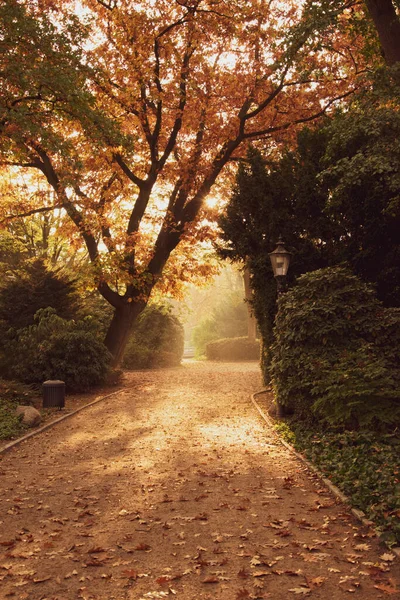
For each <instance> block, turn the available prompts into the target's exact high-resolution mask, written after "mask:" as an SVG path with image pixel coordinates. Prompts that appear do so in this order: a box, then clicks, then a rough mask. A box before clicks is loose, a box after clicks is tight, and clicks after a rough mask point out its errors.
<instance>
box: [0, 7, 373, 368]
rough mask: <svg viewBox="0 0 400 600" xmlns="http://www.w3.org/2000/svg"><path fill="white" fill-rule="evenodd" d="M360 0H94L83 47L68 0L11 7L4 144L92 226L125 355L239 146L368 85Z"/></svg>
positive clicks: (273, 139) (90, 236)
mask: <svg viewBox="0 0 400 600" xmlns="http://www.w3.org/2000/svg"><path fill="white" fill-rule="evenodd" d="M353 4H354V3H353V2H351V1H346V0H343V2H340V3H338V2H337V1H336V2H334V1H329V2H326V0H325V1H321V2H311V1H307V2H305V3H303V4H302V5H300V6H299V5H298V3H295V2H293V3H292V2H286V3H282V2H280V1H272V2H271V1H269V2H267V1H266V0H251V1H250V2H248V1H244V0H234V1H229V2H228V1H227V0H218V1H215V0H176V1H175V2H171V1H170V0H159V1H158V2H157V3H154V2H152V1H150V0H148V1H146V2H142V3H133V2H131V1H130V0H110V1H107V0H104V1H100V0H98V1H95V0H82V15H83V16H85V18H87V19H89V20H90V21H91V29H90V31H91V32H92V33H91V36H90V37H89V38H87V39H86V41H85V36H88V35H89V29H88V28H87V27H82V26H80V25H79V24H78V23H77V22H76V21H75V22H73V23H71V22H70V21H68V19H67V18H66V17H65V16H63V11H65V14H68V13H69V12H70V7H69V5H68V4H67V3H65V2H57V0H56V1H52V2H46V1H45V0H43V1H42V2H40V3H39V2H38V5H39V7H40V10H39V9H35V8H34V6H36V5H33V3H30V2H28V1H27V0H19V1H18V0H6V1H5V2H4V3H3V5H2V7H0V23H1V33H2V37H1V38H0V44H2V46H3V48H5V49H6V50H7V54H4V53H3V59H2V61H3V62H2V65H1V68H0V83H1V87H2V89H3V90H4V92H5V93H4V95H3V100H1V101H0V102H1V104H0V121H1V132H2V137H3V141H4V143H3V145H2V148H1V149H2V154H3V157H4V160H5V162H7V163H8V164H14V165H19V166H21V167H27V168H36V169H38V170H39V171H40V172H41V173H42V174H43V175H44V177H45V178H46V180H47V182H48V184H49V185H50V186H52V187H53V189H54V191H55V193H56V203H57V206H59V207H62V208H63V209H64V210H65V211H66V213H67V214H68V216H69V217H70V219H71V220H72V222H73V223H74V225H75V227H76V228H77V230H78V231H79V232H80V234H81V236H82V238H83V240H84V242H85V244H86V247H87V250H88V253H89V257H90V260H91V262H92V264H93V272H94V277H95V279H96V282H97V286H98V289H99V291H100V293H101V294H102V295H103V296H104V298H106V299H107V300H108V302H110V304H111V305H112V306H113V307H114V309H115V312H114V317H113V320H112V322H111V325H110V329H109V331H108V333H107V336H106V344H107V346H108V348H109V349H110V350H111V351H112V353H113V355H114V358H115V362H116V363H117V362H118V361H119V360H120V359H121V356H122V353H123V350H124V347H125V344H126V341H127V338H128V335H129V331H130V329H131V327H132V325H133V323H134V322H135V319H136V318H137V317H138V315H139V314H140V312H141V311H142V310H143V309H144V307H145V306H146V303H147V302H148V299H149V297H150V294H151V291H152V289H153V287H154V285H155V284H156V283H158V282H159V281H160V279H161V278H162V274H163V271H164V268H165V266H166V264H167V261H169V259H170V256H171V254H172V253H173V252H174V250H175V249H176V248H177V246H178V245H179V244H181V243H182V241H183V240H192V239H194V240H196V239H198V236H199V235H200V236H201V235H202V234H201V233H198V228H199V225H200V231H201V228H202V223H201V219H202V216H203V213H202V210H203V205H204V200H205V198H206V197H207V195H208V194H209V193H210V190H211V189H212V188H213V186H215V185H216V182H217V180H220V175H221V173H222V172H223V171H224V172H225V173H227V172H228V173H229V167H228V165H229V163H230V162H231V161H232V160H235V159H237V158H238V157H239V156H240V154H241V152H242V150H241V149H242V147H243V146H244V147H245V146H246V145H247V143H248V142H249V140H255V139H258V140H263V143H264V144H265V145H269V147H270V149H272V150H273V149H275V148H276V147H277V143H279V142H280V141H281V140H282V139H283V138H285V136H287V135H292V133H291V132H292V130H293V128H294V127H295V126H296V125H299V124H301V123H305V122H308V121H311V120H313V119H316V118H318V117H319V116H321V115H322V114H324V113H325V112H326V110H327V109H328V108H329V107H331V106H332V105H333V104H334V103H335V102H337V101H338V100H339V99H343V98H344V97H346V96H347V95H348V94H350V93H351V92H352V91H353V90H354V89H355V87H356V86H357V85H358V83H357V76H359V75H360V74H361V73H362V72H363V70H364V64H363V59H362V58H361V55H360V54H359V52H358V51H359V49H360V48H361V46H362V37H361V36H360V35H358V34H357V32H355V31H354V30H353V31H352V30H349V29H348V28H347V26H346V22H345V20H343V19H341V18H340V17H341V15H342V12H343V10H344V9H346V8H348V7H350V6H352V5H353ZM32 6H33V8H32ZM10 15H11V16H10ZM54 22H56V25H52V23H54ZM22 32H23V35H22ZM32 57H34V60H32ZM29 58H30V59H31V60H29ZM227 167H228V168H227Z"/></svg>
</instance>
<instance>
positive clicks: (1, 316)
mask: <svg viewBox="0 0 400 600" xmlns="http://www.w3.org/2000/svg"><path fill="white" fill-rule="evenodd" d="M47 307H52V308H54V310H55V311H56V313H57V314H58V315H59V316H60V317H62V318H65V319H72V318H74V317H75V316H76V313H77V310H78V296H77V291H76V280H72V279H71V278H70V277H68V276H67V275H66V274H65V273H63V271H62V269H60V268H58V269H56V270H51V269H48V268H47V267H46V264H45V262H44V261H43V260H35V261H33V262H30V263H27V264H26V265H25V266H24V268H23V269H19V270H17V271H14V273H13V274H12V275H11V274H10V275H8V276H7V277H6V279H5V280H3V281H2V283H1V287H0V326H1V328H2V330H3V332H7V330H8V329H9V328H12V329H22V328H24V327H28V326H29V325H32V324H33V322H34V316H35V314H36V313H37V311H38V310H40V309H42V308H47Z"/></svg>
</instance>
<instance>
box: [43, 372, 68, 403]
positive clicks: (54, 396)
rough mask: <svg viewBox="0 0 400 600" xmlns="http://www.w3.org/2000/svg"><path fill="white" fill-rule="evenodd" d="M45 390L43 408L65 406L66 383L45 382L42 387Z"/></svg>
mask: <svg viewBox="0 0 400 600" xmlns="http://www.w3.org/2000/svg"><path fill="white" fill-rule="evenodd" d="M42 389H43V408H50V407H54V406H56V407H58V408H64V406H65V383H64V381H59V380H58V379H56V380H54V381H53V380H51V379H49V380H48V381H45V382H44V383H43V385H42Z"/></svg>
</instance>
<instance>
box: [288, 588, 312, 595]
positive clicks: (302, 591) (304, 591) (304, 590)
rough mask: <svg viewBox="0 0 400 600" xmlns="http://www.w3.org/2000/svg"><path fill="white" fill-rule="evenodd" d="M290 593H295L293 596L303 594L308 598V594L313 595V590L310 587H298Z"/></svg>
mask: <svg viewBox="0 0 400 600" xmlns="http://www.w3.org/2000/svg"><path fill="white" fill-rule="evenodd" d="M289 592H293V594H298V595H300V594H302V595H303V596H306V595H307V594H311V589H310V588H308V587H297V588H292V589H291V590H289Z"/></svg>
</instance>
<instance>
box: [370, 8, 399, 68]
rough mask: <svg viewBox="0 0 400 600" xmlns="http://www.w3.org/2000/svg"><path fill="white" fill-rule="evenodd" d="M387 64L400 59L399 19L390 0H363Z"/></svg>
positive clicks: (390, 64)
mask: <svg viewBox="0 0 400 600" xmlns="http://www.w3.org/2000/svg"><path fill="white" fill-rule="evenodd" d="M365 3H366V5H367V8H368V11H369V13H370V15H371V18H372V20H373V22H374V24H375V28H376V30H377V32H378V35H379V41H380V43H381V46H382V50H383V52H384V57H385V61H386V62H387V64H388V65H389V66H392V65H394V64H395V63H396V62H399V61H400V19H399V17H398V15H397V13H396V10H395V7H394V5H393V2H392V1H391V0H365Z"/></svg>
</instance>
